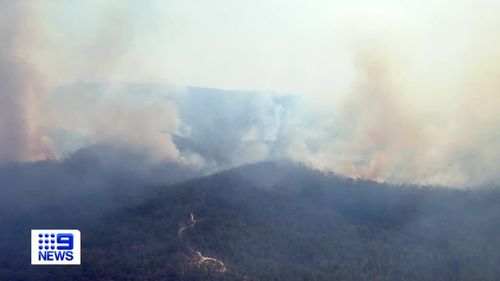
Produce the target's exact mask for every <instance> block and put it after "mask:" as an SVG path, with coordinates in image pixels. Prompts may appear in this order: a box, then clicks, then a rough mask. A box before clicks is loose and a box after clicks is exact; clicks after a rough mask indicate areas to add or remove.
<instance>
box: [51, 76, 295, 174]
mask: <svg viewBox="0 0 500 281" xmlns="http://www.w3.org/2000/svg"><path fill="white" fill-rule="evenodd" d="M54 91H55V94H54V95H52V96H51V99H52V100H51V101H50V102H51V104H52V106H56V107H60V108H58V110H57V112H63V113H64V114H65V118H67V119H69V120H72V117H71V116H72V115H75V116H77V117H78V118H75V119H76V120H78V121H79V122H80V121H82V120H84V121H83V122H85V120H92V118H95V115H96V114H97V115H98V114H101V113H102V112H106V113H108V112H109V111H110V107H111V108H112V109H115V108H118V109H119V110H130V112H129V113H128V114H130V115H133V114H136V113H137V112H140V110H141V109H144V110H146V111H147V110H151V109H155V108H156V107H158V106H170V107H168V109H169V110H171V111H172V116H169V119H172V118H173V119H175V120H176V122H178V124H177V125H176V126H174V127H176V128H170V129H168V126H163V128H159V129H158V133H163V134H165V135H166V136H165V137H169V136H170V137H172V140H173V142H174V143H175V146H176V148H177V149H178V150H179V151H180V152H181V153H182V154H183V155H186V156H190V155H196V156H198V157H200V158H202V159H203V160H204V161H205V162H206V163H209V164H213V165H217V166H222V167H229V166H234V165H235V164H239V162H242V163H247V162H252V161H248V159H249V157H252V156H253V154H255V153H254V152H253V151H254V150H255V147H261V146H263V145H265V146H266V147H268V149H267V153H268V154H269V155H266V157H276V156H278V157H279V156H282V154H281V153H282V151H280V149H282V148H281V144H282V143H283V140H282V138H283V136H282V135H281V133H280V130H281V127H282V124H283V123H284V122H286V120H287V119H288V118H290V116H292V115H293V114H295V111H296V109H297V104H298V97H297V96H294V95H289V94H281V93H275V92H257V91H235V90H219V89H209V88H196V87H175V86H167V85H161V84H134V83H116V84H96V83H79V84H69V85H64V86H60V87H58V88H56V89H55V90H54ZM63 107H64V108H63ZM65 108H71V109H72V110H65ZM79 109H81V110H79ZM131 109H133V110H131ZM104 115H105V116H108V115H109V114H107V115H106V114H104ZM82 116H83V117H82ZM89 116H90V117H89ZM158 118H160V117H158ZM114 122H119V121H118V120H115V121H114ZM165 123H168V120H165ZM72 125H73V124H69V125H68V126H67V127H66V128H60V130H59V131H58V130H55V131H53V132H52V134H51V135H50V137H51V139H53V141H54V143H55V146H56V148H57V150H58V151H60V152H62V153H71V152H73V151H75V150H77V149H79V148H81V147H84V146H86V145H88V144H89V139H87V138H86V135H85V133H86V132H80V131H72V130H73V127H74V126H72ZM79 125H80V127H84V128H85V127H93V125H85V124H79ZM165 127H166V128H165ZM160 130H161V131H160ZM242 159H243V160H242ZM251 160H255V159H251ZM257 160H258V159H257ZM260 160H263V159H260Z"/></svg>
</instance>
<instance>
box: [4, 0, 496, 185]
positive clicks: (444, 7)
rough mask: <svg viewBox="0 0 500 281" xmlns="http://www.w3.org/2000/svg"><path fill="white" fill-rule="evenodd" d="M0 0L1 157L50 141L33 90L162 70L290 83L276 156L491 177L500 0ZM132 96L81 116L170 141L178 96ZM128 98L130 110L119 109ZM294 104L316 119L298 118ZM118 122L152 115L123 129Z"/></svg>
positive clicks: (232, 83) (399, 171) (250, 83)
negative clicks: (296, 100) (164, 99)
mask: <svg viewBox="0 0 500 281" xmlns="http://www.w3.org/2000/svg"><path fill="white" fill-rule="evenodd" d="M0 3H1V4H2V6H4V7H6V9H3V12H1V13H0V15H2V17H3V18H2V20H1V22H0V24H1V25H0V27H1V28H2V29H1V30H0V36H2V38H0V39H2V41H1V43H0V50H2V54H1V57H0V58H2V59H3V60H1V61H0V70H2V69H3V70H9V69H14V70H15V71H11V72H9V71H7V73H10V74H9V75H12V77H14V79H10V78H9V79H7V80H6V81H9V83H10V82H12V81H14V82H12V85H10V84H9V85H8V86H4V88H1V87H0V90H2V95H3V96H2V98H3V99H4V100H5V102H4V103H3V109H4V110H3V111H2V113H0V114H3V115H1V116H0V117H2V120H4V122H3V123H1V124H0V126H3V127H0V136H4V140H3V141H0V150H3V151H7V149H5V147H12V146H13V145H14V144H17V146H16V150H12V149H9V151H19V152H18V153H16V152H12V153H11V152H9V153H10V154H9V153H7V154H6V153H3V154H5V155H4V156H2V154H0V161H1V160H2V158H4V159H7V160H9V159H10V160H33V159H43V158H44V155H45V156H46V158H47V157H48V158H51V157H53V154H54V153H52V152H50V144H51V137H50V136H49V135H48V134H47V131H50V130H53V129H54V127H58V126H63V125H62V123H64V122H63V121H64V119H65V116H64V114H63V112H65V111H64V110H62V111H61V110H59V109H60V108H61V105H60V104H59V109H57V108H51V107H50V104H49V106H48V107H46V106H41V104H45V103H43V102H42V101H46V100H50V98H51V89H53V87H55V86H57V85H61V84H67V83H73V82H77V81H89V82H112V81H126V82H144V83H148V82H158V83H167V84H175V85H190V86H203V87H213V88H226V89H238V90H248V89H252V90H270V91H278V92H286V93H293V94H296V95H297V96H298V97H300V101H301V102H300V107H301V110H300V114H297V115H296V116H295V117H294V118H296V119H297V120H295V121H293V122H292V121H290V122H291V123H290V124H294V125H293V126H288V127H286V128H285V127H284V128H282V129H280V132H282V134H284V135H286V139H287V142H286V143H287V145H288V146H287V149H288V152H289V153H288V156H290V157H292V158H294V159H296V160H299V161H303V162H306V163H309V164H311V165H313V166H315V167H319V168H322V169H327V170H333V171H336V172H341V173H343V174H347V175H351V176H355V177H367V178H372V179H380V180H384V179H393V180H397V181H416V182H426V183H427V182H430V183H446V184H460V183H462V184H463V183H470V182H485V181H491V180H493V179H496V178H495V174H497V172H496V171H497V170H498V167H499V165H500V144H499V142H498V141H497V139H498V133H497V132H499V131H500V114H499V113H498V108H499V106H500V94H499V93H500V79H498V77H500V69H499V68H498V65H499V63H500V17H498V15H499V14H500V2H499V1H488V0H479V1H472V0H458V1H450V0H441V1H439V0H438V1H410V0H402V1H393V0H390V1H389V0H381V1H368V0H354V1H326V0H325V1H311V0H309V1H292V0H288V1H285V0H265V1H264V0H256V1H235V0H211V1H203V0H198V1H190V0H170V1H132V0H127V1H125V0H115V1H111V0H103V1H98V0H90V1H65V0H53V1H49V0H47V1H43V0H42V1H20V2H10V1H7V0H0ZM12 65H15V66H16V67H14V68H12ZM5 77H7V76H4V78H5ZM34 85H36V87H35V86H34ZM9 89H15V90H14V91H11V90H9ZM37 89H40V90H37ZM42 89H45V90H42ZM54 103H57V102H54ZM124 103H126V105H124ZM130 106H131V105H130V101H129V102H127V101H124V100H123V98H120V97H119V96H117V97H115V99H114V100H112V101H111V102H110V106H109V107H104V108H105V110H104V111H103V112H100V113H102V114H108V113H109V114H108V115H107V116H100V115H99V118H95V116H94V117H93V118H94V119H95V120H106V122H96V123H99V124H98V126H96V128H94V131H95V132H100V133H99V134H98V133H95V132H94V134H95V135H102V132H106V134H105V135H109V134H110V133H111V134H115V133H116V134H121V136H122V139H123V138H125V139H133V140H134V143H136V142H138V141H139V142H143V139H148V141H145V143H148V144H155V145H160V146H162V147H163V148H162V149H163V150H164V151H170V152H171V153H170V154H172V155H177V152H176V148H175V145H174V144H173V143H172V142H171V141H170V140H164V139H163V138H162V137H158V135H157V134H158V132H157V131H158V128H159V127H161V126H159V125H158V126H157V124H160V123H161V124H164V123H163V122H162V121H161V120H163V119H161V118H158V116H162V118H166V119H168V120H166V121H165V123H166V124H169V125H168V126H167V127H168V130H175V129H176V128H180V127H182V120H179V117H178V116H177V114H178V113H177V109H176V106H175V105H172V104H166V105H161V106H159V107H155V108H148V109H144V108H141V109H137V108H132V109H131V108H130ZM1 107H2V105H0V109H2V108H1ZM63 107H64V106H63ZM132 107H133V104H132ZM12 108H14V109H15V110H12ZM117 108H118V109H117ZM150 109H151V110H150ZM66 111H70V112H74V110H72V109H70V108H66ZM130 112H133V113H134V114H129V113H130ZM137 112H139V113H140V114H139V116H141V118H142V119H141V120H132V121H134V122H126V123H124V122H123V121H121V122H122V123H120V124H118V123H116V122H120V121H119V120H123V119H125V120H129V121H130V118H132V117H131V116H136V115H135V114H136V113H137ZM154 112H158V114H157V115H156V116H154V114H152V113H154ZM88 114H94V115H95V114H96V112H91V113H89V111H88V110H87V111H85V110H83V111H81V115H80V116H79V117H78V118H77V119H78V120H90V119H91V118H90V117H89V116H88ZM113 114H114V115H113ZM148 116H149V117H148ZM106 117H109V118H106ZM124 117H130V118H124ZM200 118H201V117H200ZM143 119H144V120H143ZM305 119H308V120H315V122H314V124H313V125H311V124H308V125H307V126H306V125H304V124H302V125H300V124H301V122H302V121H304V120H305ZM147 120H150V122H149V121H147ZM152 120H154V121H152ZM9 122H10V123H9ZM130 123H137V124H150V125H151V124H154V126H153V125H151V126H140V129H141V130H142V131H141V132H142V133H141V134H136V133H135V134H134V132H136V130H134V129H132V128H130V127H131V126H128V124H130ZM13 124H17V125H13ZM103 124H108V125H106V126H104V125H103ZM66 125H68V124H66ZM66 127H68V126H66ZM12 128H21V129H17V130H15V131H14V130H13V129H12ZM117 128H119V129H117ZM127 130H130V131H127ZM145 130H150V131H145ZM5 136H10V138H8V139H6V138H5ZM125 136H126V137H125ZM141 136H142V138H141ZM21 140H23V141H21ZM311 143H315V148H314V149H311V147H310V144H311ZM22 144H24V145H22ZM2 147H4V148H2ZM26 147H29V149H28V150H26V149H25V148H26ZM0 152H2V151H0ZM16 155H17V156H16ZM49 156H50V157H49ZM4 161H5V160H4Z"/></svg>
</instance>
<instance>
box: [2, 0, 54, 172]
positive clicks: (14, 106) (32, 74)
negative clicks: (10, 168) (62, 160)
mask: <svg viewBox="0 0 500 281" xmlns="http://www.w3.org/2000/svg"><path fill="white" fill-rule="evenodd" d="M0 5H1V6H2V9H1V10H0V163H2V162H6V161H33V160H41V159H48V158H53V156H54V155H53V152H52V149H51V141H50V139H49V138H47V137H46V136H44V135H43V134H41V132H40V131H39V130H38V126H37V124H36V121H37V114H38V112H37V110H38V109H39V108H38V107H37V104H38V102H39V101H40V98H41V95H42V94H43V92H44V87H45V85H44V81H43V80H42V78H41V75H40V73H38V71H37V69H36V67H35V66H34V65H33V64H32V62H31V61H30V57H29V51H31V50H32V49H33V48H34V47H35V46H34V44H35V42H34V41H35V40H36V38H35V37H34V36H32V34H37V31H36V29H37V25H36V23H35V22H31V20H32V19H33V17H32V14H31V9H30V7H29V6H28V5H29V3H27V2H25V1H0Z"/></svg>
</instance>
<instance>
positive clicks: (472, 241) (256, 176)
mask: <svg viewBox="0 0 500 281" xmlns="http://www.w3.org/2000/svg"><path fill="white" fill-rule="evenodd" d="M191 213H193V214H196V220H197V223H196V227H192V228H190V229H189V231H187V232H185V233H184V234H183V235H184V237H183V238H182V239H180V237H179V233H178V231H179V227H181V225H182V223H183V222H186V221H189V219H190V214H191ZM79 220H80V221H79ZM54 224H57V221H56V222H46V225H47V227H50V226H52V225H54ZM18 225H19V224H18ZM67 225H68V227H77V228H78V227H79V228H80V229H81V230H82V237H83V238H82V239H83V241H82V246H83V249H82V265H81V266H80V267H31V266H29V265H28V263H29V258H28V256H29V253H28V252H27V251H24V252H23V250H21V252H22V255H20V257H17V258H14V259H13V261H9V259H6V258H5V257H6V256H11V254H9V253H8V252H7V253H6V252H4V253H3V254H2V263H4V262H7V263H8V264H9V267H7V268H5V267H3V268H0V279H1V280H498V279H499V278H500V268H499V267H498V266H497V265H498V264H500V236H499V235H498V234H500V192H499V191H496V190H450V189H445V188H424V187H410V186H393V185H385V184H379V183H375V182H370V181H355V180H351V179H346V178H341V177H337V176H335V175H330V174H324V173H321V172H318V171H314V170H310V169H307V168H305V167H302V166H298V165H295V164H290V163H275V162H266V163H259V164H254V165H248V166H244V167H240V168H236V169H233V170H229V171H225V172H222V173H219V174H215V175H212V176H208V177H204V178H198V179H194V180H189V181H187V182H184V183H181V184H176V185H172V186H167V187H157V188H154V189H152V190H151V191H150V193H149V195H148V196H147V197H146V198H145V199H144V200H142V201H141V202H139V203H137V202H134V204H133V205H128V206H127V207H123V208H119V209H115V210H113V211H109V212H106V213H105V214H104V215H103V216H100V217H99V218H98V219H97V218H96V219H92V220H90V221H88V220H87V221H84V220H83V218H82V217H80V218H79V217H74V221H68V222H67ZM58 226H59V225H58ZM14 229H15V228H12V230H14ZM17 230H19V229H17ZM183 239H186V240H187V241H188V242H189V245H190V246H192V247H193V248H194V247H196V250H197V251H200V252H202V253H203V254H204V255H206V256H210V257H217V259H220V260H221V261H223V262H224V264H225V265H226V266H227V271H226V272H220V271H218V270H214V268H213V267H210V266H205V267H200V266H197V263H196V262H195V261H196V260H195V259H194V258H193V255H192V253H190V251H188V250H186V243H185V242H186V241H184V240H183ZM26 241H28V240H26ZM26 241H23V240H21V241H18V242H19V243H21V244H23V243H24V244H23V245H22V246H23V247H25V246H26V245H27V243H28V242H26ZM28 246H29V245H28ZM23 249H24V248H23ZM28 250H29V249H28ZM23 255H26V257H24V258H23Z"/></svg>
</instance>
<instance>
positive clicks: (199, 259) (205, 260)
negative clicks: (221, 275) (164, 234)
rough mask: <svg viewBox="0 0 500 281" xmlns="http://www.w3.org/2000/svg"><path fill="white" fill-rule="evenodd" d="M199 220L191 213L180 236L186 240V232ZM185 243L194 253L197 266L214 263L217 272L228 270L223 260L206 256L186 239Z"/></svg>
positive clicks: (180, 230) (179, 231)
mask: <svg viewBox="0 0 500 281" xmlns="http://www.w3.org/2000/svg"><path fill="white" fill-rule="evenodd" d="M197 222H198V221H197V220H196V218H195V216H194V214H193V213H191V215H190V220H189V221H188V222H187V223H185V225H183V226H182V227H180V228H179V230H178V231H177V234H178V236H179V238H180V239H181V240H183V241H184V232H186V230H188V229H190V228H193V227H194V226H195V225H196V223H197ZM184 243H185V244H186V247H187V248H188V249H189V251H190V252H191V253H192V254H193V256H194V259H195V263H196V265H197V266H199V267H201V266H203V264H213V265H215V266H216V271H217V272H227V271H228V270H227V267H226V265H225V264H224V263H223V262H222V261H220V260H218V259H216V258H213V257H208V256H204V255H203V254H202V253H201V252H200V251H197V250H195V249H193V248H192V247H190V246H189V245H188V244H187V242H186V241H184Z"/></svg>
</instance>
